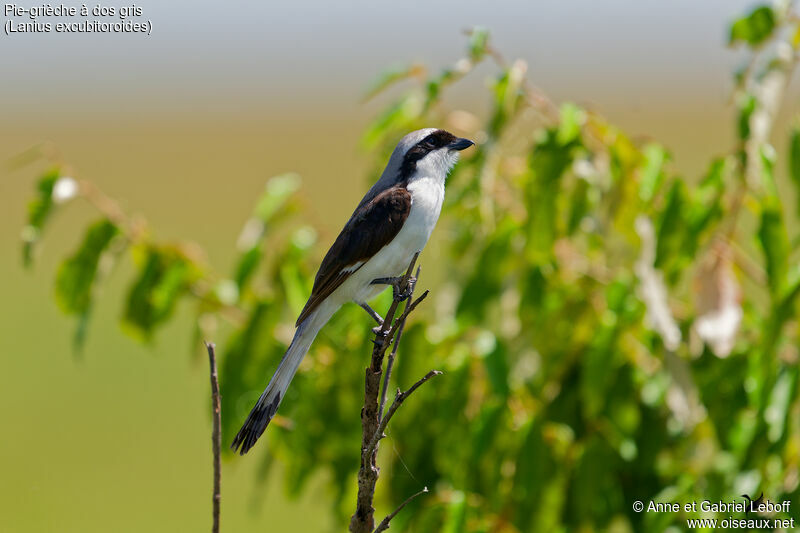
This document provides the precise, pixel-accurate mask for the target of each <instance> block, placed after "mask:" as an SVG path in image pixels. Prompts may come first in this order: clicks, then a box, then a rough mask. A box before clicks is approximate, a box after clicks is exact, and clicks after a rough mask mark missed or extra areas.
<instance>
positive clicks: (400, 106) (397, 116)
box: [361, 94, 424, 148]
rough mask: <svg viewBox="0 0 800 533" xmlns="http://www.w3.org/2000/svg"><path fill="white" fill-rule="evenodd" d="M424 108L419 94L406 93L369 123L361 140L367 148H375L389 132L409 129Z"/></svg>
mask: <svg viewBox="0 0 800 533" xmlns="http://www.w3.org/2000/svg"><path fill="white" fill-rule="evenodd" d="M423 108H424V105H423V102H422V100H421V99H420V98H419V96H417V95H416V94H407V95H405V96H404V97H402V98H401V99H400V100H398V101H397V102H396V103H395V104H394V105H392V106H390V107H389V108H388V109H386V111H384V112H383V113H382V114H381V115H379V116H378V118H377V119H375V120H374V121H373V122H372V123H371V124H370V125H369V127H368V128H367V131H366V132H364V135H363V136H362V137H361V142H362V143H363V145H364V146H365V147H366V148H374V147H375V146H376V145H377V144H378V143H379V142H380V141H381V140H382V139H383V138H384V137H385V136H386V135H387V134H388V133H390V132H395V131H400V130H407V129H409V127H410V124H411V123H412V122H413V121H414V120H415V119H416V118H418V117H419V114H420V112H421V111H422V110H423Z"/></svg>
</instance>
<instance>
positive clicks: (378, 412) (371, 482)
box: [350, 254, 428, 533]
mask: <svg viewBox="0 0 800 533" xmlns="http://www.w3.org/2000/svg"><path fill="white" fill-rule="evenodd" d="M418 256H419V254H416V255H415V256H414V258H413V259H412V260H411V263H410V264H409V265H408V269H407V270H406V273H405V275H404V276H403V277H402V278H401V279H400V281H399V284H398V285H399V286H398V289H399V290H396V291H394V293H395V297H394V299H393V300H392V304H391V305H390V306H389V310H388V311H387V313H386V317H385V318H384V320H383V325H382V326H381V328H380V330H379V331H378V333H377V334H376V335H375V341H374V344H375V346H374V348H373V349H372V359H371V361H370V365H369V366H368V367H367V369H366V376H365V380H364V406H363V407H362V408H361V426H362V435H361V466H360V468H359V470H358V496H357V500H356V511H355V513H353V516H352V518H351V519H350V531H351V532H353V533H372V532H373V529H374V528H375V508H374V507H373V506H372V502H373V499H374V497H375V485H376V483H377V481H378V473H379V472H380V469H379V468H378V466H377V464H376V463H377V455H378V446H377V442H373V441H374V440H375V435H376V433H377V432H378V431H379V430H380V431H381V434H382V432H383V430H384V429H386V425H385V424H384V423H383V422H384V420H382V418H383V417H382V411H383V407H384V406H385V401H386V400H385V394H386V392H385V391H386V387H388V383H389V376H388V375H387V376H386V379H385V380H384V392H383V396H382V397H381V400H380V404H379V393H380V392H381V376H382V374H383V359H384V356H385V354H386V350H387V349H388V348H389V345H390V344H391V343H392V342H393V341H394V343H395V346H394V348H393V349H392V352H391V354H390V357H391V359H390V361H391V362H392V363H393V361H394V357H395V356H396V354H397V343H398V342H399V340H400V335H401V332H402V329H403V325H404V324H405V321H406V318H408V315H409V313H411V312H412V311H413V310H414V309H415V308H416V307H417V305H419V303H420V302H421V301H422V300H423V299H425V297H426V296H427V295H428V291H425V292H424V293H423V294H422V296H420V297H419V298H417V299H416V300H413V301H412V298H411V296H410V295H409V296H408V302H409V303H407V304H406V307H405V309H404V310H403V312H402V313H401V314H400V316H399V317H398V318H397V319H396V320H395V315H396V314H397V310H398V308H399V305H400V303H401V302H402V301H403V300H405V299H406V298H405V297H404V295H405V293H406V292H407V290H408V288H409V280H410V279H411V273H412V272H413V271H414V266H415V265H416V262H417V257H418ZM418 272H419V271H418ZM390 371H391V370H390V369H389V368H387V373H388V372H390ZM418 386H419V385H415V386H414V387H412V388H411V389H409V391H408V392H409V393H410V392H413V390H412V389H415V388H416V387H418ZM396 402H397V399H396V398H395V403H396ZM400 403H402V401H401V402H400ZM392 407H393V408H394V410H392V408H390V411H391V412H392V413H393V412H394V411H396V410H397V407H399V405H397V406H395V404H392ZM387 414H388V413H387ZM387 422H388V421H387ZM378 440H380V439H378ZM385 527H388V522H387V524H386V526H385ZM385 527H384V529H385Z"/></svg>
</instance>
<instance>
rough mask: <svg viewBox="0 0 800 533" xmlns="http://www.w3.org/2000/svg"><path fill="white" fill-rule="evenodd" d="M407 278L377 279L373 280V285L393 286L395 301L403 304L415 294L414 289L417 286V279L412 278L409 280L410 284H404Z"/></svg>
mask: <svg viewBox="0 0 800 533" xmlns="http://www.w3.org/2000/svg"><path fill="white" fill-rule="evenodd" d="M404 279H405V276H396V277H390V278H376V279H373V280H372V282H371V284H372V285H391V286H392V295H393V297H394V299H395V300H397V301H399V302H402V301H405V300H408V299H409V298H410V297H411V295H412V294H413V293H414V287H415V286H416V284H417V278H415V277H414V276H411V277H409V278H408V283H405V284H403V280H404Z"/></svg>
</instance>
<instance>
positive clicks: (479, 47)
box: [468, 26, 489, 63]
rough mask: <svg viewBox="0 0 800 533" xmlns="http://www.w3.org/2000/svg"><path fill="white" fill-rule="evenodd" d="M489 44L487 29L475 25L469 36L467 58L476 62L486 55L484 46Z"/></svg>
mask: <svg viewBox="0 0 800 533" xmlns="http://www.w3.org/2000/svg"><path fill="white" fill-rule="evenodd" d="M488 44H489V30H487V29H486V28H482V27H480V26H476V27H474V28H472V32H471V33H470V36H469V45H468V46H469V58H470V59H471V60H472V62H473V63H477V62H478V61H480V60H481V59H483V56H484V55H486V47H487V46H488Z"/></svg>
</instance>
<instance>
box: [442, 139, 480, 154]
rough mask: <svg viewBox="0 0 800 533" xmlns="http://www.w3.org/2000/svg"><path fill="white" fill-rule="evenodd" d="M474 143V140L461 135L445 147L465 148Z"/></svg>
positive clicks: (452, 148) (453, 148)
mask: <svg viewBox="0 0 800 533" xmlns="http://www.w3.org/2000/svg"><path fill="white" fill-rule="evenodd" d="M473 144H475V143H474V142H472V141H470V140H469V139H464V138H463V137H459V138H457V139H456V140H455V141H453V142H451V143H450V144H448V145H447V147H448V148H449V149H451V150H459V151H460V150H465V149H467V148H469V147H470V146H472V145H473Z"/></svg>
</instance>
